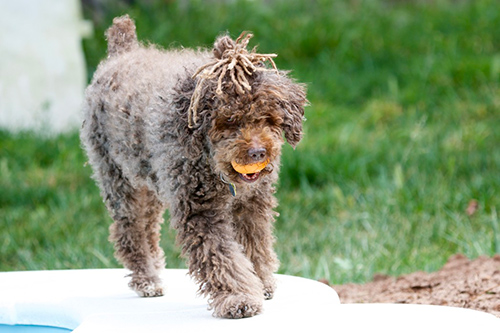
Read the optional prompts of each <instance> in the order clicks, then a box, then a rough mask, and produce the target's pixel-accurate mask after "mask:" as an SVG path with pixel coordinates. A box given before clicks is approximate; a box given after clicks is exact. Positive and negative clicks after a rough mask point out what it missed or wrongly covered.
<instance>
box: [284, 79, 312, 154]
mask: <svg viewBox="0 0 500 333" xmlns="http://www.w3.org/2000/svg"><path fill="white" fill-rule="evenodd" d="M282 89H283V91H282V96H284V98H283V99H281V101H280V104H281V107H282V109H283V124H282V125H281V126H282V128H283V131H284V133H285V139H286V141H287V142H288V143H289V144H290V145H291V146H292V147H293V148H295V147H296V146H297V144H298V143H299V141H300V140H301V139H302V134H303V132H302V122H303V121H304V119H305V118H304V107H305V106H306V105H307V104H308V101H307V99H306V87H305V85H303V84H298V83H295V82H292V81H291V80H290V81H289V82H288V84H285V85H284V86H283V87H282Z"/></svg>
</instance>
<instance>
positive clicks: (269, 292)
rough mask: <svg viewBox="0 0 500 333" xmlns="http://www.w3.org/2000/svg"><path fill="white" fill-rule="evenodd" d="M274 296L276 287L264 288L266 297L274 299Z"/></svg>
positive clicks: (266, 298)
mask: <svg viewBox="0 0 500 333" xmlns="http://www.w3.org/2000/svg"><path fill="white" fill-rule="evenodd" d="M273 297H274V289H267V288H266V289H264V299H265V300H266V301H267V300H270V299H273Z"/></svg>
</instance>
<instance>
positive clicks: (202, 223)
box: [177, 210, 264, 318]
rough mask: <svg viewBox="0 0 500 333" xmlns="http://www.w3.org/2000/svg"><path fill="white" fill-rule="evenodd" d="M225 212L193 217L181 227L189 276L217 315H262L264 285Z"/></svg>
mask: <svg viewBox="0 0 500 333" xmlns="http://www.w3.org/2000/svg"><path fill="white" fill-rule="evenodd" d="M228 221H229V216H228V214H227V213H224V212H217V211H213V210H208V211H202V212H199V213H197V214H191V215H190V216H189V217H188V218H187V219H186V222H185V223H183V225H182V226H178V236H177V237H178V241H179V242H180V243H181V244H182V245H183V253H185V254H187V255H188V265H189V273H190V274H191V276H193V277H194V279H195V280H196V282H198V283H199V285H200V293H201V294H202V295H204V296H208V297H209V303H210V307H211V308H212V309H213V310H214V315H215V316H218V317H224V318H243V317H251V316H254V315H256V314H258V313H260V312H261V310H262V304H263V300H264V297H263V295H262V289H263V285H262V282H261V280H260V279H259V278H258V277H257V276H256V274H255V272H254V269H253V266H252V263H251V262H250V260H249V259H248V258H247V257H246V256H245V255H244V254H243V252H242V247H241V246H240V245H239V244H238V243H237V242H236V241H235V234H234V229H233V226H232V224H231V223H230V222H228Z"/></svg>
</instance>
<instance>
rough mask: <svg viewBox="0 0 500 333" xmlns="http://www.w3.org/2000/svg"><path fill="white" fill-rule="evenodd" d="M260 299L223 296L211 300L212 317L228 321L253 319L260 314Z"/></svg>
mask: <svg viewBox="0 0 500 333" xmlns="http://www.w3.org/2000/svg"><path fill="white" fill-rule="evenodd" d="M262 303H263V299H262V298H256V297H255V298H254V297H251V296H249V295H242V294H236V295H232V294H231V295H225V296H220V297H218V298H217V299H214V300H212V303H211V306H212V308H213V310H214V316H216V317H221V318H229V319H240V318H247V317H253V316H255V315H257V314H259V313H261V312H262Z"/></svg>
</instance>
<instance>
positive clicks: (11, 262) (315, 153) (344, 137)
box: [0, 0, 500, 284]
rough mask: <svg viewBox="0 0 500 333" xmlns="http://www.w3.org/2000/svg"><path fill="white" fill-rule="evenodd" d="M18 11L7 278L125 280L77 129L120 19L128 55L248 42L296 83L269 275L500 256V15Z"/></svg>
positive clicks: (353, 271) (7, 89)
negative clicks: (132, 29) (72, 274)
mask: <svg viewBox="0 0 500 333" xmlns="http://www.w3.org/2000/svg"><path fill="white" fill-rule="evenodd" d="M18 3H22V4H21V5H19V6H17V7H5V4H4V3H2V6H1V7H2V10H0V12H2V13H3V14H2V17H8V18H10V19H9V20H7V19H4V20H2V19H1V18H0V22H4V23H0V27H1V28H2V29H1V31H2V32H1V33H0V47H1V48H2V49H0V50H3V51H2V52H0V120H1V121H0V126H1V127H2V129H0V270H1V271H11V270H35V269H70V268H100V267H119V265H118V263H117V262H116V260H115V259H114V258H113V246H112V244H111V243H109V242H108V240H107V237H108V227H109V225H110V224H111V219H110V218H109V216H108V214H107V212H106V210H105V207H104V204H103V203H102V200H101V198H100V196H99V191H98V188H97V186H96V185H95V184H94V182H93V181H92V180H91V178H90V175H91V170H90V167H89V166H86V165H85V162H86V157H85V155H84V154H83V152H82V150H81V148H80V143H79V139H78V128H79V103H81V99H82V96H83V89H84V86H85V85H86V84H87V83H88V82H89V81H90V80H91V78H92V75H93V72H94V71H95V69H96V67H97V65H98V63H99V61H100V60H102V59H104V58H105V57H106V41H105V39H104V31H105V30H106V29H107V27H108V26H109V25H110V24H111V21H112V18H113V17H115V16H120V15H123V14H126V13H128V14H129V15H130V16H131V17H132V18H133V19H134V20H135V21H136V24H137V33H138V36H139V39H140V40H142V41H144V42H145V43H157V44H160V45H162V46H163V47H165V48H170V47H176V48H179V47H206V48H210V47H211V45H212V43H213V41H214V40H215V38H216V36H218V35H220V34H221V33H226V32H227V33H229V34H230V35H231V36H232V37H237V36H238V35H239V34H240V33H241V32H242V31H244V30H247V31H252V32H253V33H254V35H255V37H254V38H253V39H252V40H251V43H250V44H251V45H250V46H255V45H258V50H259V51H260V52H262V53H277V54H278V57H277V58H276V59H275V61H276V64H277V66H278V68H280V69H289V70H291V76H292V77H294V78H296V79H297V80H298V81H300V82H304V83H307V85H308V98H309V100H310V102H311V106H309V107H308V108H307V109H306V118H307V121H306V123H305V136H304V139H303V141H302V142H301V143H300V144H299V146H298V147H297V149H296V150H292V149H291V148H290V147H288V146H287V147H286V148H285V150H284V152H283V154H284V156H283V158H282V164H283V165H282V172H281V175H280V182H279V186H278V193H277V197H278V199H279V202H280V206H279V207H278V211H279V213H280V216H279V218H278V219H277V222H276V225H275V229H276V232H275V234H276V237H277V242H276V251H277V253H278V256H279V258H280V260H281V268H280V271H279V272H280V273H285V274H292V275H299V276H303V277H308V278H314V279H326V280H328V281H329V282H331V283H335V284H341V283H346V282H366V281H368V280H371V278H372V277H373V275H374V273H383V274H389V275H399V274H403V273H408V272H412V271H416V270H424V271H433V270H437V269H438V268H440V267H441V266H442V265H443V263H445V262H446V260H447V259H448V257H450V256H451V255H452V254H455V253H463V254H465V255H467V256H468V257H469V258H475V257H477V256H479V255H488V256H491V255H493V254H495V253H500V221H499V217H498V211H499V210H500V195H499V194H500V193H499V189H500V175H499V173H500V4H499V3H498V1H496V0H399V1H398V0H338V1H325V0H303V1H298V0H288V1H286V0H252V1H251V0H225V1H222V0H219V1H217V0H207V1H201V0H199V1H195V0H191V1H190V0H170V1H168V0H145V1H138V0H136V1H134V0H101V1H99V0H83V1H82V2H79V1H75V2H74V6H73V7H71V8H69V9H68V8H60V9H57V8H59V7H57V6H56V5H55V3H58V1H50V0H43V1H42V0H40V2H38V1H35V0H32V1H30V0H22V1H20V2H18ZM31 3H38V5H37V6H38V7H36V6H35V7H36V8H35V9H36V10H28V8H31V9H33V6H31V5H30V4H31ZM51 10H56V11H57V12H58V13H59V16H58V17H62V18H63V19H62V20H61V21H57V20H56V19H53V18H52V16H50V15H52V14H49V13H51ZM28 12H29V13H31V14H29V13H28ZM26 16H28V17H29V20H28V19H27V18H26ZM34 21H35V22H43V23H37V24H33V22H34ZM30 22H31V23H30ZM48 22H52V23H54V24H55V26H53V27H51V28H46V29H42V24H43V25H44V26H45V25H46V24H48ZM2 24H3V25H2ZM30 24H31V26H30ZM72 29H73V30H72ZM69 31H74V33H73V35H72V36H73V37H64V38H63V37H59V36H60V35H59V33H63V32H68V33H69ZM43 32H45V33H43ZM54 36H58V37H56V38H54ZM54 40H55V41H54ZM57 43H59V44H57ZM63 53H71V54H73V55H74V58H73V60H71V61H69V62H68V64H67V65H65V62H64V61H66V60H64V59H67V57H65V56H63ZM26 57H31V58H33V59H39V57H41V59H42V60H29V59H28V60H26ZM37 57H38V58H37ZM22 61H26V62H22ZM33 61H34V62H35V65H33V67H30V65H28V63H30V62H31V63H32V62H33ZM52 67H55V68H56V69H57V71H56V72H52V71H50V70H49V69H48V68H52ZM56 81H57V83H54V82H56ZM71 82H73V83H71ZM70 85H72V87H73V88H72V92H71V93H70V92H68V91H66V90H64V89H66V88H68V87H69V86H70ZM33 86H34V87H38V88H40V89H41V88H44V89H45V88H47V89H48V91H50V92H47V93H46V94H47V96H49V97H43V96H42V97H40V98H38V97H37V96H38V95H37V93H35V91H38V90H37V89H35V88H32V87H33ZM75 91H76V93H74V92H75ZM37 98H38V99H37ZM44 98H45V99H44ZM47 98H48V99H47ZM63 99H68V100H69V102H68V103H69V104H65V105H70V106H69V107H68V106H63V107H62V110H63V111H54V110H55V105H56V104H57V103H58V102H60V101H61V100H63ZM2 100H3V102H2ZM35 100H39V101H41V102H38V104H36V105H35V104H33V105H34V106H33V105H28V106H26V105H27V104H22V103H21V102H23V103H27V102H33V101H35ZM71 103H73V104H71ZM75 103H76V105H75ZM37 105H38V106H37ZM37 108H38V109H43V110H45V111H43V110H42V111H39V110H38V109H37ZM23 110H26V112H27V113H26V114H22V116H19V115H20V114H21V113H22V112H23ZM32 114H37V115H36V116H34V117H35V118H31V116H30V115H32ZM68 115H72V116H71V117H70V116H68ZM16 117H17V119H18V120H16V122H17V125H12V123H11V122H9V121H10V120H9V119H14V118H16ZM51 117H52V118H51ZM66 118H68V120H64V121H62V119H66ZM19 119H20V120H19ZM30 119H35V120H34V121H31V120H30ZM30 121H31V122H32V123H33V124H34V125H30V126H24V125H23V124H25V122H26V123H29V122H30ZM56 123H57V124H62V125H57V126H55V125H54V124H56ZM19 124H21V125H19ZM165 217H166V219H168V213H167V214H166V216H165ZM162 246H163V248H164V249H165V252H166V255H167V262H168V264H167V266H168V267H169V268H178V267H185V266H184V260H183V259H182V258H180V257H179V249H178V248H177V247H176V246H175V234H174V232H173V231H172V230H171V229H170V228H169V227H168V223H165V226H164V228H163V238H162Z"/></svg>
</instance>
